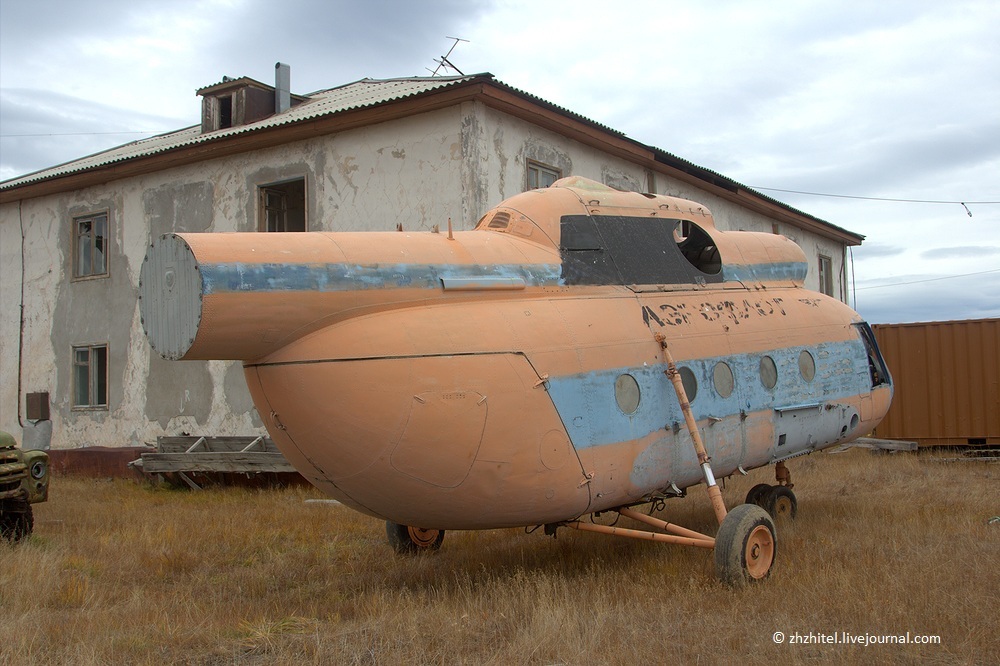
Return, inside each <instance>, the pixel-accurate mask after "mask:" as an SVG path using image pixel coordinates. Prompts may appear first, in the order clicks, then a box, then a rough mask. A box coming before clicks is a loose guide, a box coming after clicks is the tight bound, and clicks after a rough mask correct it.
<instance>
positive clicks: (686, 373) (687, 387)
mask: <svg viewBox="0 0 1000 666" xmlns="http://www.w3.org/2000/svg"><path fill="white" fill-rule="evenodd" d="M677 372H678V373H680V376H681V383H682V384H683V385H684V392H685V393H687V397H688V402H694V397H695V396H696V395H698V380H697V379H696V378H695V376H694V373H693V372H692V371H691V368H680V369H678V371H677Z"/></svg>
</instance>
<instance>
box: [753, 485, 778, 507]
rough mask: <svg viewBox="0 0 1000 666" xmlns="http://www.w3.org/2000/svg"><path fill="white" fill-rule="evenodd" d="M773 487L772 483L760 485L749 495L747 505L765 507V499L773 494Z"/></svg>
mask: <svg viewBox="0 0 1000 666" xmlns="http://www.w3.org/2000/svg"><path fill="white" fill-rule="evenodd" d="M773 487H774V486H772V485H771V484H770V483H758V484H757V485H756V486H754V487H753V488H751V489H750V492H748V493H747V499H746V503H747V504H756V505H757V506H759V507H763V506H764V498H765V497H767V494H768V493H769V492H771V488H773Z"/></svg>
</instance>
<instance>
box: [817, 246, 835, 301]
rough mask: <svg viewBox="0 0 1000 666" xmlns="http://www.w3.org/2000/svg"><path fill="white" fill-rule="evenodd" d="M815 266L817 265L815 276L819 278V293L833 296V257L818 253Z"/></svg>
mask: <svg viewBox="0 0 1000 666" xmlns="http://www.w3.org/2000/svg"><path fill="white" fill-rule="evenodd" d="M817 266H818V271H817V278H819V292H820V293H821V294H826V295H827V296H830V297H833V296H834V293H833V258H832V257H829V256H827V255H825V254H820V255H819V260H818V262H817Z"/></svg>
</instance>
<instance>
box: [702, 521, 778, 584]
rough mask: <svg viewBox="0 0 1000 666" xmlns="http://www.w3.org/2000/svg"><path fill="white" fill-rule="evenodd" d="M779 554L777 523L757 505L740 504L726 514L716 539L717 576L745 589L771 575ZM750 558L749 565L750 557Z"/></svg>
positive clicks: (726, 582)
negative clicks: (775, 525)
mask: <svg viewBox="0 0 1000 666" xmlns="http://www.w3.org/2000/svg"><path fill="white" fill-rule="evenodd" d="M777 554H778V543H777V536H776V531H775V529H774V521H773V520H771V516H769V515H768V513H767V511H764V509H762V508H760V507H759V506H757V505H756V504H740V505H739V506H737V507H734V508H733V510H732V511H730V512H729V513H728V514H726V517H725V519H724V520H723V521H722V524H721V525H719V533H718V534H717V535H716V537H715V575H716V576H717V577H718V578H719V580H721V581H722V582H723V583H725V584H726V585H729V586H730V587H743V586H745V585H749V584H753V583H757V582H760V581H762V580H764V579H765V578H767V577H768V576H770V575H771V569H772V568H773V567H774V560H775V558H776V557H777ZM748 555H751V557H752V559H751V561H750V562H748V561H747V556H748Z"/></svg>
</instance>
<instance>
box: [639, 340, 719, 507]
mask: <svg viewBox="0 0 1000 666" xmlns="http://www.w3.org/2000/svg"><path fill="white" fill-rule="evenodd" d="M656 341H657V342H659V343H660V348H661V349H662V350H663V355H664V357H665V358H666V360H667V371H666V373H665V374H666V375H667V377H668V378H669V379H670V382H671V383H672V384H673V385H674V391H675V392H676V393H677V402H678V403H680V406H681V411H682V412H684V423H685V424H686V425H687V429H688V432H689V433H691V443H692V444H693V445H694V450H695V453H696V454H697V455H698V463H699V464H700V465H701V472H702V475H703V476H704V477H705V485H706V486H708V498H709V500H711V502H712V509H713V510H714V511H715V518H716V520H718V521H719V524H720V525H721V524H722V521H723V520H725V518H726V504H725V502H723V501H722V491H721V490H719V486H718V484H717V483H716V482H715V474H713V473H712V462H711V461H712V459H711V458H709V457H708V452H707V451H706V450H705V444H704V442H702V441H701V433H700V432H698V424H697V423H696V422H695V420H694V414H692V413H691V403H690V402H689V401H688V397H687V392H686V391H685V390H684V382H682V381H681V375H680V373H679V372H677V365H676V364H675V363H674V357H673V356H671V355H670V350H669V349H667V338H666V336H664V335H663V334H662V333H657V334H656Z"/></svg>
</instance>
